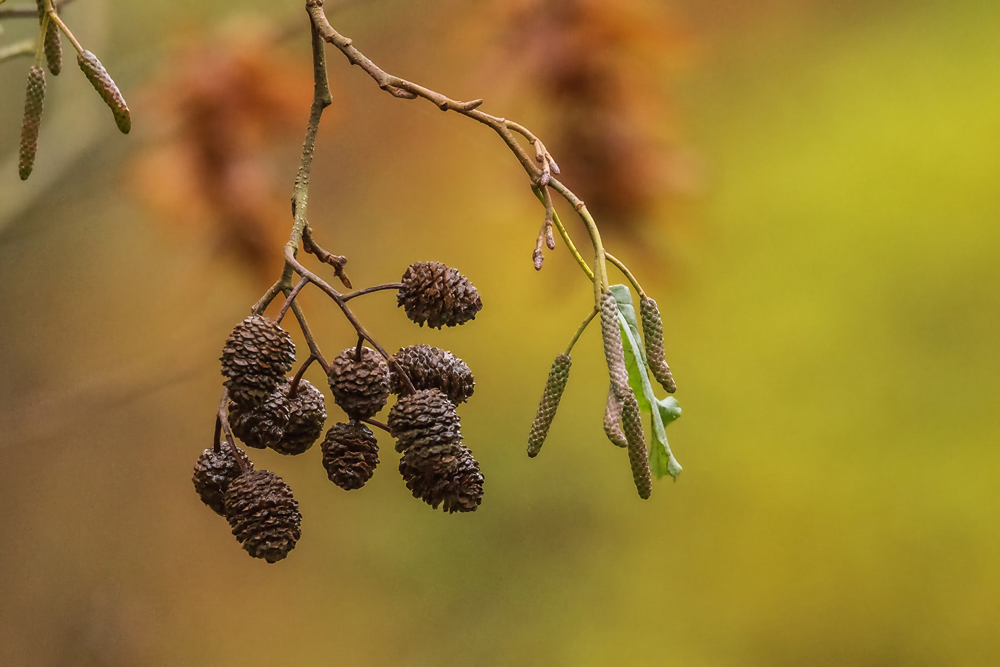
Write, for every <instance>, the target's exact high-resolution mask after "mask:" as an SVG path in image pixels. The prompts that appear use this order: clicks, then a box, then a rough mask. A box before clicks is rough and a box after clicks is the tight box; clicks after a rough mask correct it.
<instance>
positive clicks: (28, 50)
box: [0, 13, 38, 63]
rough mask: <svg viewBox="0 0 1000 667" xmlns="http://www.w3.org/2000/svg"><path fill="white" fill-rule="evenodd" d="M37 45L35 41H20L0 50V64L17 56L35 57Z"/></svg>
mask: <svg viewBox="0 0 1000 667" xmlns="http://www.w3.org/2000/svg"><path fill="white" fill-rule="evenodd" d="M35 15H36V16H37V15H38V14H37V13H36V14H35ZM37 44H38V42H37V40H34V39H22V40H21V41H20V42H14V43H13V44H9V45H7V46H5V47H3V48H0V63H2V62H3V61H5V60H11V59H13V58H17V57H19V56H33V55H35V49H36V48H38V47H37Z"/></svg>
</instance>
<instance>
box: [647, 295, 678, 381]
mask: <svg viewBox="0 0 1000 667" xmlns="http://www.w3.org/2000/svg"><path fill="white" fill-rule="evenodd" d="M639 311H640V313H641V316H642V334H643V338H644V339H645V343H646V365H647V366H649V370H650V371H652V373H653V377H655V378H656V381H657V382H659V383H660V385H661V386H662V387H663V388H664V389H665V390H666V391H667V393H668V394H672V393H674V392H675V391H677V383H676V382H674V376H673V373H671V372H670V366H668V365H667V360H666V359H665V358H664V356H665V355H664V353H663V320H661V319H660V309H659V308H658V307H657V306H656V301H654V300H653V299H650V298H649V297H647V296H643V297H641V298H640V299H639Z"/></svg>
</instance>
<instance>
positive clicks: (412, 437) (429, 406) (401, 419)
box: [387, 389, 462, 452]
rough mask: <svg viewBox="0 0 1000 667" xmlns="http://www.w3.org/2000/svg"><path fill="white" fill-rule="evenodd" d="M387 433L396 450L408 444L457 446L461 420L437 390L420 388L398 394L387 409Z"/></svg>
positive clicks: (459, 438)
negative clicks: (391, 438) (393, 403)
mask: <svg viewBox="0 0 1000 667" xmlns="http://www.w3.org/2000/svg"><path fill="white" fill-rule="evenodd" d="M387 424H388V426H389V432H390V433H391V434H392V437H394V438H396V451H397V452H405V451H406V450H408V449H409V448H411V447H418V448H423V447H431V446H438V445H452V444H454V445H457V444H458V443H459V442H461V441H462V430H461V420H460V419H459V418H458V413H457V412H455V405H454V404H453V403H452V402H451V401H449V400H448V397H447V396H445V395H444V392H442V391H441V390H439V389H422V390H420V391H417V392H414V393H412V394H408V395H406V396H401V397H400V398H399V400H398V401H396V404H395V405H393V406H392V410H390V411H389V419H388V420H387Z"/></svg>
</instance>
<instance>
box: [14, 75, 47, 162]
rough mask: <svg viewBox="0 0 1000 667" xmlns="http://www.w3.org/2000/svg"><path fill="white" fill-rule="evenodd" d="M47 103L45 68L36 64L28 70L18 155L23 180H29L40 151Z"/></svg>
mask: <svg viewBox="0 0 1000 667" xmlns="http://www.w3.org/2000/svg"><path fill="white" fill-rule="evenodd" d="M44 104H45V70H43V69H42V68H41V67H38V66H35V67H32V68H31V71H30V72H28V90H27V94H26V95H25V98H24V120H23V122H22V124H21V150H20V153H19V155H18V162H17V172H18V174H19V175H20V176H21V180H22V181H26V180H28V176H31V170H32V169H33V168H34V166H35V153H36V152H37V151H38V128H39V126H40V125H41V123H42V107H43V106H44Z"/></svg>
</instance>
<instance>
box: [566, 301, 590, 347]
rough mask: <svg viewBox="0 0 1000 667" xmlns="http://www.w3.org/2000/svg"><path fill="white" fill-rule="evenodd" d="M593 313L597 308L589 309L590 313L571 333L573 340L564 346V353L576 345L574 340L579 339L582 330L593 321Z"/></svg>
mask: <svg viewBox="0 0 1000 667" xmlns="http://www.w3.org/2000/svg"><path fill="white" fill-rule="evenodd" d="M595 315H597V308H594V309H593V310H592V311H590V315H588V316H587V319H585V320H584V321H583V324H581V325H580V328H579V329H577V330H576V333H575V334H573V340H571V341H570V342H569V347H567V348H566V354H569V353H570V352H572V351H573V346H574V345H576V341H578V340H580V336H582V335H583V332H584V331H586V330H587V325H589V324H590V323H591V322H592V321H593V319H594V316H595Z"/></svg>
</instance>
